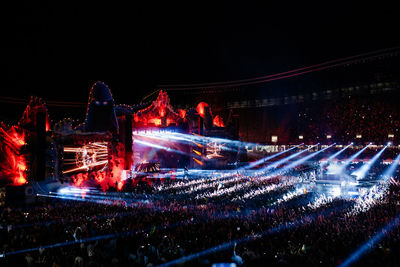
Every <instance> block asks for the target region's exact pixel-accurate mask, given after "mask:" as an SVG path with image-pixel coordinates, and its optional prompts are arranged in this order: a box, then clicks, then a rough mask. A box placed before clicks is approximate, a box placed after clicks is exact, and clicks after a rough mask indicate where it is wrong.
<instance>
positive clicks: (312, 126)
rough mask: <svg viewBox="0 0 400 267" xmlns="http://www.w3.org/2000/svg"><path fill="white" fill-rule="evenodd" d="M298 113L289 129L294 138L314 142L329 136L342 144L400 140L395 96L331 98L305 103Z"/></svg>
mask: <svg viewBox="0 0 400 267" xmlns="http://www.w3.org/2000/svg"><path fill="white" fill-rule="evenodd" d="M297 113H298V114H297V115H298V116H297V117H296V120H295V121H294V122H293V123H292V125H291V130H290V131H291V132H292V137H291V138H292V139H293V140H292V141H295V140H297V138H298V136H299V135H303V138H304V139H303V140H304V141H306V142H311V143H313V142H314V143H315V142H316V141H317V140H318V141H323V140H327V135H331V139H332V140H333V141H334V142H339V143H349V142H352V141H355V140H356V141H359V142H379V141H381V140H394V141H397V140H399V129H400V116H399V114H400V113H399V108H398V105H397V103H396V101H395V99H387V98H382V99H381V98H379V96H377V97H375V98H363V97H357V98H348V99H339V100H337V101H331V100H330V101H326V102H323V103H313V104H312V105H302V106H300V107H299V109H298V112H297ZM389 134H391V135H393V137H389ZM357 136H358V137H357Z"/></svg>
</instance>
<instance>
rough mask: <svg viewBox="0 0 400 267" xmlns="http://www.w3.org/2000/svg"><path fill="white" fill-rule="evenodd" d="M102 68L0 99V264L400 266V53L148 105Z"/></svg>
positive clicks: (152, 95)
mask: <svg viewBox="0 0 400 267" xmlns="http://www.w3.org/2000/svg"><path fill="white" fill-rule="evenodd" d="M99 43H102V42H100V41H99ZM117 48H118V47H116V49H117ZM89 50H90V49H89ZM76 51H78V50H76ZM83 55H84V54H81V56H82V57H83ZM310 57H311V56H310ZM279 60H283V59H282V58H280V59H279ZM101 62H103V61H101ZM172 65H173V64H171V68H173V66H172ZM176 65H178V63H176ZM194 65H195V64H194ZM194 65H193V68H195V67H194ZM77 68H78V67H77ZM93 68H94V70H92V71H93V72H99V73H100V75H99V76H104V77H106V78H105V79H104V80H97V79H96V80H90V85H89V86H88V87H87V88H86V91H83V90H82V89H81V88H83V87H84V85H85V84H88V82H87V80H85V82H86V83H83V84H78V80H79V79H78V78H77V79H75V80H73V81H74V82H76V83H74V84H73V86H71V85H70V84H69V83H68V86H69V87H70V88H71V92H69V91H68V89H66V90H58V92H56V93H54V92H52V90H53V89H49V90H44V89H43V91H42V93H43V94H42V95H39V96H38V94H36V92H40V91H35V90H34V89H32V91H29V90H27V91H24V90H25V89H24V90H22V89H21V90H22V91H21V92H28V93H30V92H35V93H32V94H30V95H29V97H28V96H25V95H24V97H21V96H19V95H12V96H6V95H4V96H1V97H0V103H2V107H1V108H2V115H1V119H4V120H5V121H6V122H1V125H0V151H1V153H0V245H1V246H0V264H1V266H213V267H217V266H221V267H222V266H232V267H235V266H321V265H326V266H353V265H354V266H374V265H375V266H376V265H381V266H397V265H398V263H397V261H398V259H397V255H398V253H397V252H398V251H400V243H399V238H400V228H399V216H400V213H399V212H400V169H399V168H398V167H399V164H400V132H399V129H400V107H399V105H398V99H399V97H400V87H399V84H400V83H399V77H400V76H399V75H400V72H399V70H400V47H398V46H390V47H389V46H388V47H385V48H380V49H370V50H368V51H363V52H362V53H353V54H347V55H343V56H338V57H333V56H332V57H330V59H329V60H320V61H317V62H314V63H313V64H306V65H302V66H301V67H294V68H291V69H283V70H282V71H276V72H270V73H267V72H266V73H264V74H263V75H258V76H252V77H250V78H248V77H246V76H242V75H239V74H237V75H234V77H237V78H235V79H229V80H225V81H221V80H218V81H215V80H213V79H211V80H209V81H207V80H206V79H205V80H201V81H200V82H197V81H196V80H195V79H191V78H190V77H189V78H188V81H187V80H182V81H181V82H176V83H174V82H171V80H167V79H165V82H164V83H163V82H159V83H158V84H157V86H151V88H150V89H149V90H143V91H141V95H140V97H139V96H137V92H136V91H134V92H133V93H132V92H130V93H128V91H129V90H131V87H130V86H131V85H132V84H135V82H134V81H132V80H128V82H126V83H125V87H124V86H120V87H119V86H118V83H117V82H115V80H116V79H115V77H119V76H118V75H116V74H115V73H119V72H120V69H119V70H118V71H115V72H114V76H107V75H105V74H104V73H103V72H102V69H103V65H101V66H100V67H97V68H96V67H93ZM277 69H279V68H278V67H277ZM107 70H108V71H110V72H111V73H112V69H107ZM166 72H167V71H166ZM171 73H172V72H171ZM188 73H189V72H188ZM204 73H207V72H206V70H205V71H204ZM86 74H87V73H86V72H85V75H86ZM81 75H82V77H83V74H81ZM87 75H89V74H87ZM199 75H203V73H200V74H199ZM204 75H205V74H204ZM221 75H222V74H221ZM109 77H114V78H109ZM210 77H211V76H210ZM21 79H22V80H23V78H21ZM48 79H53V78H52V77H48ZM82 79H86V78H82ZM109 81H110V83H109ZM65 84H66V83H60V85H59V87H57V88H64V87H63V86H67V85H65ZM122 84H124V83H122ZM21 86H22V87H24V88H25V87H26V84H25V85H24V84H23V85H21ZM22 87H21V88H22ZM72 88H78V89H72ZM82 99H87V101H85V102H83V101H82Z"/></svg>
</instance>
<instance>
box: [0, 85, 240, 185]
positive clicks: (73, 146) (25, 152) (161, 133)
mask: <svg viewBox="0 0 400 267" xmlns="http://www.w3.org/2000/svg"><path fill="white" fill-rule="evenodd" d="M238 129H239V124H238V117H235V116H230V118H228V120H227V121H226V122H224V120H223V118H222V116H221V115H216V116H213V115H212V110H211V107H210V106H209V105H208V104H207V103H205V102H201V103H199V104H198V105H197V107H193V108H188V109H175V108H174V107H173V106H172V105H171V103H170V99H169V97H168V95H167V93H166V92H164V91H162V90H160V91H159V94H158V96H157V98H156V99H155V100H154V101H152V102H151V103H147V104H139V105H115V103H114V99H113V97H112V94H111V91H110V89H109V88H108V86H107V85H105V84H104V83H103V82H100V81H99V82H96V83H95V84H94V85H93V86H92V87H91V89H90V92H89V99H88V104H87V111H86V118H85V120H84V121H83V122H82V123H80V124H78V125H76V122H75V121H74V120H72V119H67V118H65V119H64V120H62V121H60V122H57V123H52V122H51V120H50V119H49V116H48V112H47V109H46V107H45V104H44V103H43V101H42V100H41V99H40V98H36V97H32V98H31V100H30V102H29V104H28V106H27V107H26V110H25V112H24V113H23V116H22V118H21V119H20V121H19V122H18V123H17V124H16V125H13V126H8V125H5V124H3V123H2V124H1V128H0V136H1V140H0V149H1V152H2V154H1V157H0V166H1V168H0V178H1V183H2V185H3V186H5V185H12V186H13V187H15V186H21V185H25V186H24V187H26V188H27V187H29V188H30V187H32V186H33V189H35V188H34V186H35V185H36V184H43V183H49V182H61V183H65V182H68V183H69V182H71V183H74V184H75V185H78V186H80V185H90V186H98V187H101V188H102V189H103V190H110V189H115V190H121V189H122V188H123V187H124V184H125V185H126V183H127V181H129V180H130V181H132V180H134V179H135V177H136V176H138V173H139V171H138V170H151V173H154V172H155V171H154V170H157V171H162V170H163V169H178V168H213V169H215V168H226V167H227V166H233V165H234V164H235V163H237V161H238V155H239V151H241V150H243V148H240V147H236V148H234V149H232V147H230V149H224V147H225V144H224V141H223V140H225V139H230V140H239V134H238ZM238 143H239V142H238ZM143 166H147V167H146V168H143ZM140 176H141V177H143V173H141V174H140ZM153 177H155V176H154V175H153ZM132 184H135V183H134V182H133V183H132ZM31 189H32V188H31ZM33 191H35V190H33Z"/></svg>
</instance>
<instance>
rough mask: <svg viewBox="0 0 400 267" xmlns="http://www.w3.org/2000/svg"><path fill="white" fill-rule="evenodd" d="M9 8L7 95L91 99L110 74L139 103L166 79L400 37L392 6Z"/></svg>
mask: <svg viewBox="0 0 400 267" xmlns="http://www.w3.org/2000/svg"><path fill="white" fill-rule="evenodd" d="M18 2H20V1H18ZM83 2H85V4H84V5H83ZM242 2H243V3H244V1H242ZM109 3H111V1H109ZM4 11H5V13H7V17H9V19H7V21H6V25H7V27H6V29H5V30H4V31H3V33H2V37H3V38H2V40H3V43H5V46H6V47H5V49H3V50H2V52H1V53H2V60H1V64H3V65H5V67H6V68H5V69H6V71H5V72H4V71H3V75H4V77H3V83H2V85H1V86H2V89H1V96H2V97H4V96H11V97H20V98H28V97H29V96H30V95H36V96H40V97H42V98H44V99H45V100H60V101H76V102H86V101H87V97H88V94H89V88H90V86H91V85H92V84H93V83H94V82H95V81H97V80H102V81H104V82H105V83H107V84H108V85H109V87H110V88H111V90H112V92H113V95H114V98H115V100H116V102H117V103H127V104H134V103H138V102H139V101H140V100H141V99H142V97H143V96H144V95H146V94H147V93H148V92H151V91H153V90H154V89H156V88H157V85H159V84H175V83H196V82H214V81H227V80H237V79H243V78H251V77H257V76H260V75H267V74H273V73H277V72H281V71H287V70H291V69H294V68H297V67H301V66H307V65H310V64H316V63H320V62H323V61H326V60H330V59H336V58H340V57H345V56H351V55H356V54H360V53H364V52H369V51H372V50H376V49H383V48H388V47H393V46H397V45H399V43H400V42H399V40H398V26H399V19H398V16H397V11H398V9H396V8H394V6H389V5H386V6H383V5H382V6H361V5H360V6H358V7H349V6H346V5H338V4H337V2H336V1H323V5H319V6H318V5H313V6H302V5H295V4H293V3H290V2H282V4H281V5H280V6H276V5H270V6H265V5H263V6H257V5H251V4H246V5H244V4H226V5H225V6H215V5H213V4H208V5H207V4H200V2H199V3H198V4H193V3H191V4H189V2H188V3H187V5H182V4H179V5H178V4H176V5H172V4H170V1H168V3H167V4H163V5H160V4H158V3H157V2H154V3H148V4H140V5H138V4H136V5H129V6H128V5H126V6H125V5H122V4H116V3H112V4H108V5H102V4H99V3H97V2H93V3H91V4H89V2H87V1H76V2H74V1H63V2H62V3H61V2H60V1H24V3H22V2H20V3H18V5H17V4H15V6H13V7H10V8H8V9H6V10H4Z"/></svg>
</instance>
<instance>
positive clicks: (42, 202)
mask: <svg viewBox="0 0 400 267" xmlns="http://www.w3.org/2000/svg"><path fill="white" fill-rule="evenodd" d="M297 174H298V173H297ZM257 178H258V179H251V178H248V177H240V176H239V177H236V179H237V180H236V181H232V180H230V179H231V177H229V176H226V177H225V178H222V179H215V180H209V181H207V179H204V180H197V181H195V180H187V181H173V182H170V183H169V184H166V185H163V186H159V185H157V188H155V189H154V191H153V192H152V193H151V194H147V193H138V192H131V193H115V192H114V193H109V195H107V194H106V196H110V198H111V196H112V199H113V200H112V201H107V202H106V201H104V203H102V202H101V201H92V200H93V199H94V197H93V198H91V196H90V194H89V193H88V195H86V196H82V198H81V197H80V196H78V197H77V198H76V199H75V200H63V199H53V198H52V199H48V198H43V197H38V199H37V202H36V203H35V204H32V205H29V206H25V207H13V206H6V207H4V208H2V210H1V212H0V244H1V247H0V250H1V252H0V253H1V254H2V257H1V258H0V265H1V266H155V265H159V264H162V263H167V262H169V261H172V260H175V259H179V258H181V257H183V256H187V255H190V254H192V253H196V252H200V251H204V250H206V249H209V248H212V247H216V246H218V245H220V244H226V243H228V244H229V245H227V246H226V247H224V249H221V250H219V249H218V248H216V249H215V250H210V253H206V254H205V255H203V256H201V257H195V258H193V259H192V260H190V261H187V262H181V263H179V264H178V265H180V266H182V265H183V266H210V265H211V264H212V263H216V262H235V263H236V264H237V265H238V266H255V265H266V264H268V265H272V266H282V265H288V266H305V265H311V266H314V265H326V266H336V265H338V264H340V263H341V262H342V261H343V260H345V259H346V258H347V257H348V256H349V255H350V254H351V252H352V251H354V250H355V249H357V248H358V247H359V246H360V245H361V244H362V243H363V242H365V241H367V240H368V239H369V238H371V237H372V236H373V235H374V234H376V233H378V232H379V231H380V230H379V229H380V228H381V227H383V226H384V225H385V224H387V223H389V222H390V221H391V220H393V219H394V218H396V216H398V212H399V211H400V205H399V202H400V194H399V190H398V188H397V186H395V185H391V188H390V190H389V189H387V186H379V187H375V188H374V189H373V190H369V191H368V194H366V195H365V196H362V197H361V196H360V197H358V198H342V197H335V198H331V197H329V198H326V197H325V196H321V195H318V194H317V193H316V192H313V191H312V190H311V188H310V187H308V190H307V187H305V188H303V187H298V186H296V183H293V182H290V181H293V180H294V179H295V178H296V171H293V172H291V173H289V174H288V175H287V176H280V177H275V178H274V179H260V178H262V177H257ZM297 179H300V177H297ZM200 185H205V186H203V187H199V186H200ZM229 188H234V189H235V190H227V189H229ZM216 192H217V193H216ZM218 192H219V193H218ZM199 195H200V196H202V197H196V196H199ZM127 199H128V200H129V199H130V200H134V201H128V200H127ZM367 201H368V202H367ZM363 203H367V204H368V205H363ZM354 211H357V212H354ZM398 240H400V231H399V229H398V228H395V229H394V230H393V231H391V232H388V233H387V237H386V238H385V239H384V240H383V241H382V242H380V243H379V244H378V245H377V246H375V247H374V248H373V249H372V252H371V253H370V254H368V255H367V256H365V257H364V258H362V259H361V260H360V262H359V264H360V266H365V265H377V264H380V265H385V266H396V265H397V257H396V255H397V253H398V251H399V250H400V243H399V242H398ZM235 244H236V245H235ZM26 249H30V250H26Z"/></svg>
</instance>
